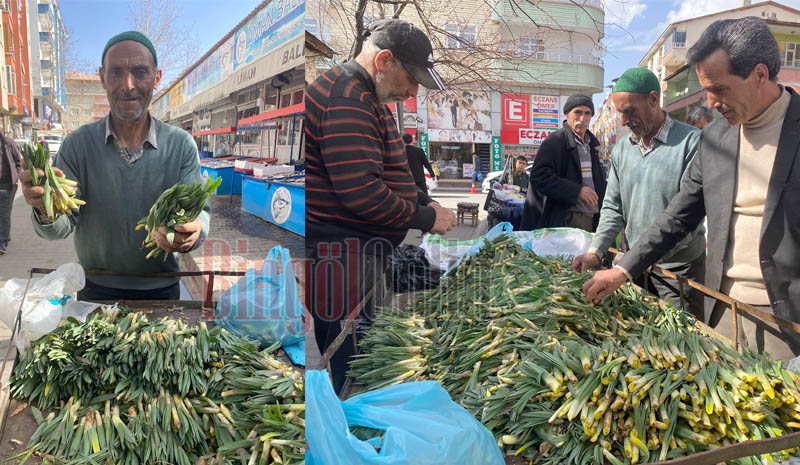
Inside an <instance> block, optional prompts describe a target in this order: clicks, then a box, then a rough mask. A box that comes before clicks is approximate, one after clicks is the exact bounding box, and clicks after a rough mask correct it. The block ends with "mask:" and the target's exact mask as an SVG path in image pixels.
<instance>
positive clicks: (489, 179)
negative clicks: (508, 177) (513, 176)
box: [481, 161, 533, 194]
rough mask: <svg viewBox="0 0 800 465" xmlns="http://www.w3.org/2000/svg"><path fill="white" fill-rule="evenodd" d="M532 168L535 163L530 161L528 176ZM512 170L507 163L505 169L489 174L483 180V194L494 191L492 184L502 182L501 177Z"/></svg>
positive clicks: (527, 169)
mask: <svg viewBox="0 0 800 465" xmlns="http://www.w3.org/2000/svg"><path fill="white" fill-rule="evenodd" d="M532 166H533V161H528V167H527V168H525V170H526V171H527V172H528V174H530V172H531V167H532ZM510 169H511V165H510V164H509V163H506V167H505V169H502V170H499V171H491V172H489V174H487V175H486V177H485V178H483V184H481V192H483V193H484V194H488V193H489V191H490V190H491V189H492V183H493V182H495V181H497V182H500V176H502V175H503V173H505V172H506V171H508V170H510Z"/></svg>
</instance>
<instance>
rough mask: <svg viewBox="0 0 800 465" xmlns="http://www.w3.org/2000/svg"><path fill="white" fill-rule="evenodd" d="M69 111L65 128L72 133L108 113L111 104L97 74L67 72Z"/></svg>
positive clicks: (64, 121) (66, 115) (65, 120)
mask: <svg viewBox="0 0 800 465" xmlns="http://www.w3.org/2000/svg"><path fill="white" fill-rule="evenodd" d="M66 81H67V108H68V109H67V111H66V113H65V115H64V120H63V124H64V130H65V131H66V132H67V133H70V132H72V131H74V130H76V129H78V128H79V127H81V126H83V125H84V124H87V123H91V122H93V121H97V120H99V119H100V118H102V117H104V116H105V115H107V114H108V112H109V110H110V109H111V106H110V105H109V103H108V98H107V97H106V91H105V89H103V83H102V82H100V77H99V76H98V75H96V74H85V73H77V72H67V76H66Z"/></svg>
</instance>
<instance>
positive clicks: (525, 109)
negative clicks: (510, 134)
mask: <svg viewBox="0 0 800 465" xmlns="http://www.w3.org/2000/svg"><path fill="white" fill-rule="evenodd" d="M502 102H503V111H502V115H503V126H502V128H503V129H506V128H529V127H531V96H530V95H520V94H503V99H502Z"/></svg>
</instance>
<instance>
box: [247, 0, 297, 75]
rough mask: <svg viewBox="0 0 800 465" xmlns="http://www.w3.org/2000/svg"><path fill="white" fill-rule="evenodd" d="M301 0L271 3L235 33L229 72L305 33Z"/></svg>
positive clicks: (277, 0)
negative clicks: (231, 68)
mask: <svg viewBox="0 0 800 465" xmlns="http://www.w3.org/2000/svg"><path fill="white" fill-rule="evenodd" d="M304 14H305V0H272V1H271V2H269V4H267V6H265V7H264V8H263V9H262V10H261V11H259V12H258V13H256V15H255V16H254V17H253V18H252V19H250V21H248V22H247V23H245V25H244V26H242V28H241V29H239V30H238V31H237V32H236V34H235V39H234V40H235V43H234V55H233V69H234V70H236V69H238V68H240V67H241V66H244V65H246V64H248V63H251V62H253V61H255V60H257V59H259V58H261V57H262V56H264V55H266V54H267V53H269V52H271V51H272V50H274V49H275V48H276V47H278V46H280V45H282V44H284V43H286V42H288V41H290V40H292V39H294V38H296V37H298V36H302V35H303V34H304V31H305V23H304V21H303V18H304Z"/></svg>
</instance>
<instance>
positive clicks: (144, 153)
mask: <svg viewBox="0 0 800 465" xmlns="http://www.w3.org/2000/svg"><path fill="white" fill-rule="evenodd" d="M100 61H101V63H102V66H101V67H100V69H99V70H98V74H99V75H100V81H101V82H102V84H103V88H104V89H105V90H106V95H107V96H108V101H109V102H110V104H111V111H110V112H109V114H108V115H107V116H106V117H105V118H102V119H100V120H98V121H95V122H92V123H88V124H85V125H83V126H81V127H80V128H78V129H77V130H75V131H72V132H71V133H70V134H69V135H68V136H67V137H66V139H64V143H63V145H61V148H60V149H59V151H58V155H57V156H56V159H55V162H54V163H53V166H54V171H56V174H58V173H61V172H63V173H64V175H66V177H67V178H68V179H73V180H75V181H77V182H78V192H77V194H76V197H77V198H79V199H81V200H84V201H85V202H86V205H84V206H82V207H81V209H80V212H79V213H78V214H75V215H71V214H63V215H60V216H58V217H56V218H55V221H52V222H51V221H50V220H49V218H48V217H47V216H46V215H44V214H43V212H44V201H43V198H42V195H43V193H44V190H43V189H42V187H40V186H36V187H34V186H32V185H31V175H30V172H29V171H28V170H24V171H23V172H22V174H21V175H20V183H21V184H22V192H23V194H24V196H25V200H26V202H28V204H29V205H31V206H32V207H33V209H32V213H31V216H32V221H33V228H34V230H35V231H36V234H37V235H38V236H39V237H42V238H44V239H48V240H59V239H66V238H67V237H68V236H69V235H70V234H73V233H74V235H73V237H74V238H75V251H76V253H77V255H78V260H79V262H80V264H81V265H82V266H83V267H84V268H85V269H87V270H107V271H112V272H117V273H133V274H139V273H162V272H164V273H167V272H177V271H180V265H179V263H178V254H177V252H181V253H185V252H189V251H191V250H194V249H195V248H197V247H198V246H199V245H200V244H201V243H202V242H203V240H204V239H205V237H206V235H207V234H208V228H209V222H210V218H211V207H210V206H209V205H206V206H205V208H204V210H203V212H202V213H200V216H199V217H198V218H197V219H195V220H194V221H191V222H188V223H185V224H183V225H179V226H176V227H175V235H174V238H173V241H172V242H170V241H169V240H167V235H166V228H165V227H164V226H161V227H160V228H159V229H158V231H157V232H156V234H155V239H156V242H157V244H158V245H159V247H161V248H162V249H164V250H166V251H168V252H171V253H169V254H168V256H167V258H166V261H162V260H148V259H146V258H145V256H146V255H147V251H145V250H144V249H143V248H142V241H143V240H144V238H145V235H146V231H144V230H141V231H135V230H134V228H135V227H136V224H137V223H138V222H139V220H140V219H141V218H143V217H145V216H147V212H148V211H150V208H151V207H152V206H153V203H155V201H156V199H158V197H159V196H160V195H161V194H162V193H163V192H164V191H165V190H167V189H169V188H170V187H172V186H174V185H175V184H177V183H179V182H181V183H191V182H196V183H200V184H202V182H203V180H202V178H201V176H200V157H199V155H198V153H197V146H196V145H195V143H194V140H193V139H192V136H191V135H189V133H187V132H186V131H184V130H182V129H179V128H177V127H175V126H172V125H170V124H167V123H164V122H162V121H159V120H157V119H156V118H155V117H153V115H151V114H150V112H149V111H148V107H149V105H150V101H151V100H152V98H153V91H154V90H155V89H157V88H158V84H159V83H160V82H161V70H160V69H159V68H158V58H157V56H156V49H155V47H154V46H153V44H152V42H150V39H148V38H147V37H145V36H144V34H141V33H139V32H136V31H128V32H123V33H122V34H118V35H116V36H114V37H112V38H111V39H109V41H108V43H106V46H105V48H104V49H103V55H102V56H101V59H100ZM40 171H41V170H40ZM78 298H79V299H80V300H90V301H98V300H99V301H104V300H109V301H116V300H123V299H124V300H179V299H180V280H179V278H177V277H167V278H144V277H129V276H118V275H87V276H86V287H85V288H84V289H83V290H81V291H79V292H78Z"/></svg>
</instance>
